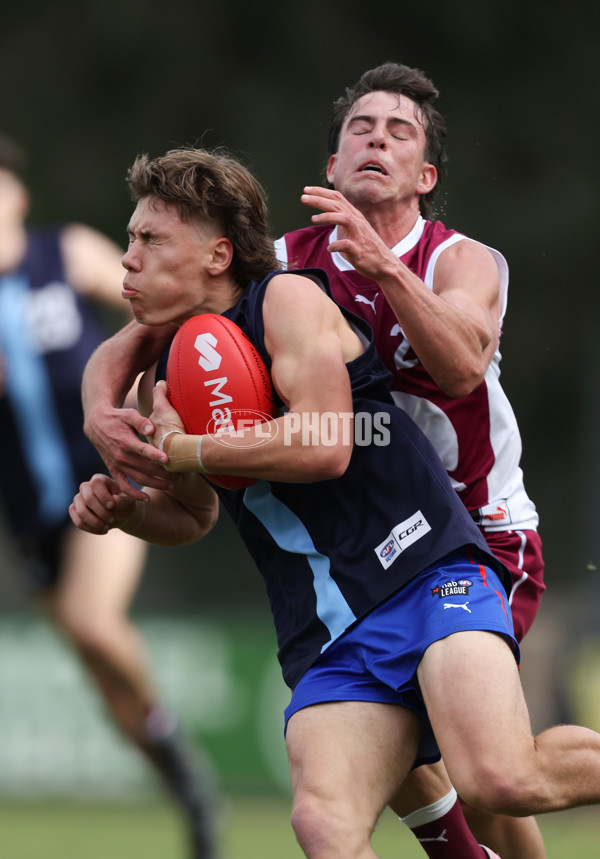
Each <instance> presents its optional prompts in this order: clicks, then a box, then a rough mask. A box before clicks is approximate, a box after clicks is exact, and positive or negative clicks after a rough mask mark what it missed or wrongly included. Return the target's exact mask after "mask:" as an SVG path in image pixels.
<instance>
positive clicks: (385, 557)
mask: <svg viewBox="0 0 600 859" xmlns="http://www.w3.org/2000/svg"><path fill="white" fill-rule="evenodd" d="M429 531H431V525H430V524H429V522H428V521H427V519H426V518H425V517H424V516H423V514H422V513H421V511H420V510H417V512H416V513H413V515H412V516H410V517H409V518H408V519H405V520H404V522H400V524H399V525H396V527H395V528H393V529H392V530H391V531H390V533H389V534H388V536H387V537H386V538H385V540H384V541H383V542H382V543H380V544H379V545H378V546H376V547H375V554H376V555H377V557H378V558H379V563H380V564H381V566H382V567H383V568H384V569H387V568H388V567H389V566H390V565H391V564H393V563H394V561H395V560H397V559H398V558H399V557H400V555H401V553H402V552H403V551H404V550H405V549H407V548H408V547H409V546H412V544H413V543H416V542H417V540H420V539H421V537H424V536H425V534H427V533H428V532H429Z"/></svg>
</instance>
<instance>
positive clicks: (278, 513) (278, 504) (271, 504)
mask: <svg viewBox="0 0 600 859" xmlns="http://www.w3.org/2000/svg"><path fill="white" fill-rule="evenodd" d="M244 504H245V505H246V507H247V508H248V510H250V512H251V513H253V514H254V515H255V516H256V518H257V519H258V520H259V521H260V522H261V523H262V524H263V525H264V527H265V528H266V529H267V531H268V532H269V534H270V535H271V537H272V538H273V539H274V540H275V542H276V543H277V545H278V546H279V547H280V548H281V549H283V550H284V551H286V552H293V553H294V554H297V555H305V556H306V559H307V561H308V563H309V565H310V568H311V570H312V572H313V581H314V587H315V594H316V597H317V615H318V617H319V619H320V620H321V621H322V622H323V623H324V624H325V626H326V627H327V629H328V630H329V634H330V636H331V639H330V640H329V641H327V642H326V643H325V644H324V645H323V647H322V648H321V652H323V651H324V650H326V649H327V648H328V647H329V645H330V644H331V643H332V642H333V641H334V640H335V639H336V638H337V637H338V636H340V635H341V634H342V632H344V630H346V629H347V628H348V627H349V626H350V624H351V623H354V621H355V620H356V616H355V614H354V612H353V611H352V609H351V608H350V606H349V605H348V603H347V602H346V600H345V599H344V596H343V594H342V592H341V591H340V589H339V587H338V586H337V584H336V583H335V581H334V580H333V579H332V577H331V574H330V563H329V558H328V557H327V556H326V555H323V554H321V552H318V551H317V549H316V548H315V544H314V543H313V541H312V539H311V536H310V534H309V533H308V531H307V529H306V527H305V526H304V525H303V523H302V522H301V521H300V519H299V518H298V517H297V516H296V514H295V513H293V512H292V511H291V510H290V509H289V507H286V505H285V504H284V503H283V502H282V501H280V500H279V499H278V498H275V496H274V495H273V493H272V491H271V486H270V484H269V483H267V481H266V480H259V481H257V483H255V484H254V485H253V486H250V487H249V488H248V489H246V491H245V493H244Z"/></svg>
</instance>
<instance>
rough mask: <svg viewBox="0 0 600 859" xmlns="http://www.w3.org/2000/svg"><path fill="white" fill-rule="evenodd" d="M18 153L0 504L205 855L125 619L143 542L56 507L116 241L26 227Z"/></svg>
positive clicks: (0, 165)
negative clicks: (76, 520)
mask: <svg viewBox="0 0 600 859" xmlns="http://www.w3.org/2000/svg"><path fill="white" fill-rule="evenodd" d="M26 160H27V159H26V155H25V153H24V152H23V151H22V149H21V148H20V147H19V146H18V144H16V143H15V142H14V141H13V140H11V139H10V138H8V137H6V136H0V444H1V445H2V450H3V451H4V452H5V453H4V455H3V457H2V460H1V462H0V505H1V512H2V515H3V517H4V519H5V521H6V523H7V526H8V528H7V530H8V531H9V533H10V535H11V536H12V538H13V539H14V541H15V544H16V547H17V550H18V552H19V556H20V557H21V559H22V562H23V574H24V575H25V576H26V578H27V580H28V585H29V588H30V589H31V591H32V592H33V594H34V595H35V597H36V598H37V600H38V601H39V604H40V606H41V607H42V608H43V609H44V610H45V612H46V613H47V614H48V616H49V617H50V618H51V619H52V621H53V622H54V623H55V624H56V626H57V627H58V628H59V629H60V630H61V631H62V632H63V633H64V635H65V636H66V637H67V639H68V640H69V641H70V642H71V644H72V645H73V647H74V648H75V650H76V651H77V652H78V654H79V655H80V657H81V659H82V661H83V664H84V665H85V667H86V669H87V670H88V672H89V674H90V675H91V677H92V678H93V680H94V681H95V683H96V685H97V687H98V689H99V691H100V692H101V694H102V696H103V698H104V701H105V703H106V705H107V707H108V710H109V712H110V714H111V716H112V717H113V719H114V720H115V722H116V723H117V725H118V726H119V727H120V728H121V730H122V731H123V733H124V734H125V735H126V736H127V737H128V738H129V739H130V740H131V741H132V742H133V743H134V744H135V745H136V746H137V747H138V748H139V749H140V751H141V752H143V753H144V755H145V757H146V758H147V760H148V761H149V762H150V763H151V765H152V766H153V768H154V769H155V770H156V772H157V773H158V774H159V775H160V777H161V779H162V781H163V783H164V784H165V785H166V787H167V788H168V789H169V792H170V793H171V795H172V796H173V797H175V798H176V799H177V801H178V802H179V804H180V805H181V807H182V808H183V809H184V810H185V812H186V814H187V816H188V818H189V824H190V827H191V832H192V843H193V851H192V854H191V855H192V856H193V857H194V859H214V857H215V856H216V851H215V844H214V842H215V838H214V831H213V830H214V826H215V824H214V818H215V808H214V807H213V798H212V791H210V790H209V789H208V783H205V779H206V777H205V775H204V774H203V773H201V770H200V769H199V764H198V761H196V760H195V755H194V754H193V753H192V751H191V750H190V749H187V748H186V747H185V745H184V743H183V742H182V739H181V737H180V735H179V732H178V730H176V718H175V716H174V715H173V714H172V713H171V712H169V711H168V710H167V709H166V708H165V707H164V706H163V705H162V704H161V703H160V701H159V699H158V693H157V689H156V686H155V684H154V681H153V679H152V676H151V672H150V669H149V665H148V658H147V654H146V652H145V648H144V644H143V642H142V639H141V636H140V634H139V632H138V630H137V629H136V628H135V626H134V625H133V624H132V623H131V620H130V619H129V617H128V609H129V606H130V603H131V601H132V599H133V597H134V594H135V591H136V589H137V586H138V584H139V581H140V577H141V575H142V572H143V567H144V563H145V560H146V549H147V547H146V544H145V543H144V542H142V541H141V540H138V539H136V538H135V537H131V536H129V535H127V534H124V533H123V532H120V531H113V532H111V534H110V539H108V540H107V541H98V540H95V539H94V538H93V537H91V536H90V535H89V534H86V533H84V532H82V531H79V530H78V529H77V528H75V527H74V525H73V523H72V522H71V520H70V518H69V515H68V507H69V503H70V501H71V499H72V497H73V492H74V491H75V489H76V487H77V486H78V484H79V483H80V481H81V480H83V479H85V478H88V477H90V476H91V475H92V474H93V473H94V472H96V471H98V470H103V464H102V461H101V460H100V457H99V456H98V454H97V453H96V451H95V450H94V448H93V446H92V445H91V444H90V443H89V441H88V440H87V439H86V438H85V436H84V434H83V416H82V408H81V395H80V386H81V374H82V372H83V368H84V366H85V363H86V361H87V359H88V358H89V355H90V354H91V352H92V350H93V349H94V348H95V347H96V346H97V345H98V343H99V342H100V341H101V339H102V338H103V336H105V335H104V333H103V332H102V331H101V329H100V327H99V323H98V318H97V317H98V313H97V311H98V307H94V302H98V303H100V304H103V305H105V306H107V307H112V308H117V309H118V310H119V311H121V312H122V313H124V302H123V299H122V298H121V284H122V279H123V269H122V267H121V256H122V250H121V249H120V248H119V247H118V246H117V245H115V244H114V243H113V242H112V241H110V240H109V239H108V238H106V237H105V236H103V235H101V234H100V233H98V232H96V231H95V230H93V229H91V228H89V227H87V226H83V225H79V224H69V225H66V226H62V227H60V228H33V227H29V226H28V225H27V223H26V219H27V216H28V210H29V195H28V191H27V188H26V185H25V172H26ZM124 315H125V314H124Z"/></svg>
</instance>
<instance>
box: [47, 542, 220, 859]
mask: <svg viewBox="0 0 600 859" xmlns="http://www.w3.org/2000/svg"><path fill="white" fill-rule="evenodd" d="M62 557H63V567H62V570H61V573H60V576H59V579H58V583H57V587H56V588H55V590H54V591H53V592H51V593H49V594H47V595H46V596H45V597H44V598H43V600H42V605H43V607H44V608H45V609H46V611H47V612H48V614H49V615H50V616H51V617H52V619H53V620H54V621H55V623H56V624H57V626H58V627H59V628H60V629H61V630H62V631H63V633H64V634H65V635H66V636H67V638H68V639H69V640H70V641H71V643H72V644H73V646H74V647H75V649H76V650H77V652H78V653H79V655H80V657H81V659H82V661H83V663H84V664H85V666H86V667H87V669H88V671H89V673H90V675H91V676H92V678H93V679H94V680H95V682H96V684H97V686H98V688H99V690H100V692H101V694H102V696H103V698H104V701H105V702H106V704H107V706H108V709H109V711H110V713H111V715H112V717H113V718H114V720H115V722H116V723H117V725H118V726H119V727H120V728H121V730H122V731H123V732H124V733H125V734H126V735H127V736H128V737H129V739H130V740H131V741H132V742H133V743H135V745H136V746H137V747H138V748H139V749H140V751H142V752H143V754H144V755H145V757H146V758H147V759H148V761H149V762H150V764H151V765H152V766H153V768H154V769H155V770H156V771H157V773H158V774H159V776H160V778H161V780H162V781H163V782H164V784H165V786H166V787H167V789H168V790H169V792H170V793H171V794H172V795H173V796H174V797H175V798H176V799H177V801H178V802H179V803H180V805H181V806H182V808H183V809H184V811H185V812H186V814H187V817H188V820H189V825H190V830H191V838H192V845H193V856H194V859H213V857H215V856H216V855H217V854H216V847H215V841H216V837H215V830H216V823H215V820H216V808H215V800H214V796H213V785H212V783H211V780H210V779H207V776H206V774H205V773H204V772H202V768H201V766H200V761H199V760H197V752H196V750H192V749H191V748H187V747H186V746H185V744H184V743H183V741H182V738H181V737H180V736H179V735H178V733H177V732H176V731H175V727H176V719H175V717H174V716H173V715H172V714H170V713H168V712H166V711H165V710H164V709H163V707H162V705H161V704H160V703H159V697H158V693H157V690H156V687H155V684H154V681H153V679H152V676H151V671H150V667H149V665H148V659H147V655H146V650H145V647H144V643H143V641H142V638H141V636H140V634H139V632H138V630H137V629H136V627H135V626H134V625H133V624H132V622H131V620H130V619H129V616H128V610H129V606H130V603H131V600H132V599H133V596H134V594H135V590H136V588H137V586H138V583H139V580H140V576H141V574H142V570H143V565H144V561H145V558H146V546H145V544H144V543H143V542H141V541H140V540H136V539H135V538H133V537H130V536H129V535H127V534H124V533H123V532H122V531H118V530H116V529H115V530H112V531H110V532H109V533H108V534H106V535H105V536H103V537H101V538H99V537H97V536H95V535H92V534H88V533H86V532H84V531H79V530H77V529H76V528H75V527H73V528H72V530H70V531H69V532H68V536H67V537H66V545H65V549H64V552H63V556H62Z"/></svg>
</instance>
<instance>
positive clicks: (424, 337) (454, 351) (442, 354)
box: [302, 187, 500, 396]
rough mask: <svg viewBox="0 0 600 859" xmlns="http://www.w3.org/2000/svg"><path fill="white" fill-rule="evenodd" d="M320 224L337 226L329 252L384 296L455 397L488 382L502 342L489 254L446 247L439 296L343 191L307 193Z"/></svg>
mask: <svg viewBox="0 0 600 859" xmlns="http://www.w3.org/2000/svg"><path fill="white" fill-rule="evenodd" d="M302 202H303V203H305V204H306V205H307V206H311V207H313V208H317V209H321V210H322V213H321V214H317V215H313V217H312V221H313V222H314V223H316V224H332V225H334V224H336V225H337V226H338V228H339V229H338V240H337V241H335V242H333V243H332V244H331V245H330V246H329V250H330V251H332V252H334V251H337V252H339V253H341V254H342V255H343V256H345V257H346V258H347V259H348V260H349V261H350V262H351V263H352V265H353V266H354V267H355V268H356V270H357V271H359V272H360V273H361V274H363V275H364V276H365V277H369V278H370V279H371V280H374V281H376V282H377V283H378V284H379V285H380V286H381V289H382V290H383V292H384V294H385V297H386V298H387V300H388V302H389V304H390V306H391V308H392V310H393V311H394V313H395V315H396V317H397V319H398V321H399V322H400V324H401V326H402V329H403V331H404V332H405V334H406V337H407V338H408V341H409V342H410V344H411V346H412V347H413V349H414V350H415V352H416V354H417V355H418V357H419V360H420V361H421V363H422V364H423V366H424V367H425V369H426V370H427V372H428V373H429V374H430V376H431V377H432V378H433V379H434V381H435V382H436V384H437V385H438V386H439V387H440V388H441V390H442V391H444V392H445V393H446V394H448V395H449V396H465V395H467V394H469V393H470V392H471V391H472V390H474V388H476V387H477V385H479V384H480V383H481V381H482V380H483V378H484V376H485V372H486V369H487V367H488V364H489V362H490V360H491V358H492V357H493V354H494V350H495V349H496V346H497V343H498V333H499V332H498V320H499V312H500V311H499V274H498V268H497V265H496V262H495V260H494V258H493V257H492V255H491V253H490V252H489V251H488V250H487V248H485V247H484V246H483V245H480V244H479V243H477V242H473V241H461V242H457V243H456V244H455V245H452V246H451V247H449V248H447V249H446V250H445V251H444V252H443V253H442V254H441V256H440V258H439V260H438V262H437V265H436V274H435V283H434V289H433V291H431V290H429V289H427V287H426V286H425V284H424V283H423V281H422V280H421V279H420V278H418V277H417V276H416V275H415V274H414V273H413V272H411V271H410V269H409V268H408V267H407V266H405V265H404V263H402V262H401V261H400V260H399V259H398V258H397V257H396V256H395V255H394V254H393V253H392V251H391V250H390V249H389V248H388V246H387V245H386V244H385V243H384V241H383V240H382V239H381V238H380V237H379V235H378V234H377V233H376V232H375V230H374V229H373V228H372V227H371V226H370V224H369V223H368V221H367V220H366V218H365V217H364V216H363V215H362V214H361V213H360V212H359V211H358V210H357V209H356V208H355V207H354V206H352V205H351V204H350V203H349V202H348V201H347V200H346V199H345V198H344V197H343V196H342V195H341V194H340V193H339V192H338V191H333V190H330V189H326V188H315V187H308V188H306V189H305V194H304V195H303V196H302Z"/></svg>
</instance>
